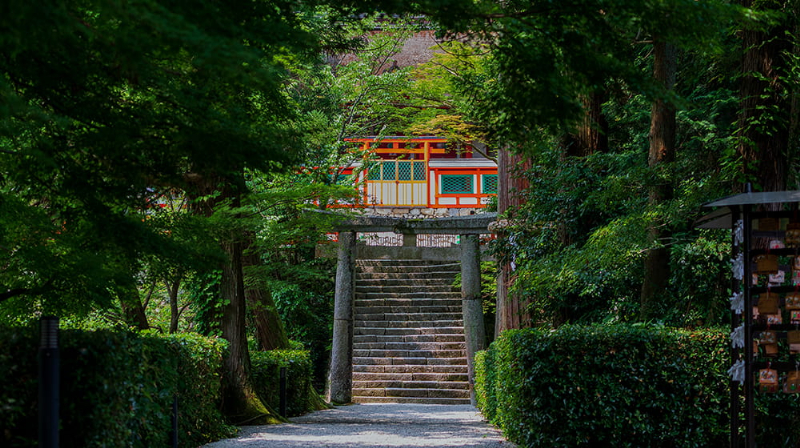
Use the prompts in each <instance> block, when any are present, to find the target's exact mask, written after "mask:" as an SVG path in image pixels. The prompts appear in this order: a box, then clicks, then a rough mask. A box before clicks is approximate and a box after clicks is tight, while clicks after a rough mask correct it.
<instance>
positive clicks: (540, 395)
mask: <svg viewBox="0 0 800 448" xmlns="http://www.w3.org/2000/svg"><path fill="white" fill-rule="evenodd" d="M729 365H730V357H729V338H728V333H727V331H723V330H713V329H705V330H698V331H687V330H679V329H671V328H667V327H662V326H654V325H645V324H634V325H602V326H601V325H591V326H577V325H565V326H562V327H560V328H558V329H557V330H543V329H539V330H534V329H531V330H509V331H507V332H504V333H503V334H502V336H501V337H500V338H498V339H497V340H496V341H495V342H494V343H493V344H492V345H491V347H490V348H489V350H487V351H485V352H481V353H479V354H478V355H477V356H476V368H475V369H476V380H475V383H476V384H475V390H476V394H477V398H478V406H479V408H480V409H481V411H482V412H483V413H484V415H486V417H487V418H488V419H489V420H490V421H492V422H493V423H495V424H497V425H498V426H499V427H500V428H501V429H502V430H503V431H504V433H505V434H506V435H507V436H508V438H509V440H511V441H513V442H515V443H518V444H520V445H521V446H526V447H539V446H546V447H574V446H593V447H605V446H608V447H611V446H614V447H617V446H623V447H666V446H669V447H725V446H728V434H729V430H730V426H729V423H730V420H729V407H730V390H729V377H728V374H727V369H728V367H729ZM795 398H796V397H794V396H793V395H785V394H756V400H757V413H758V416H757V419H758V426H757V429H758V435H757V437H758V439H759V440H761V441H762V443H766V441H769V442H770V443H779V444H778V445H776V446H786V447H788V446H796V444H797V443H798V441H800V434H797V432H796V431H794V430H790V429H789V428H790V425H791V422H794V421H797V418H798V416H800V407H799V406H798V403H797V400H795ZM775 416H785V418H775ZM778 436H780V437H778Z"/></svg>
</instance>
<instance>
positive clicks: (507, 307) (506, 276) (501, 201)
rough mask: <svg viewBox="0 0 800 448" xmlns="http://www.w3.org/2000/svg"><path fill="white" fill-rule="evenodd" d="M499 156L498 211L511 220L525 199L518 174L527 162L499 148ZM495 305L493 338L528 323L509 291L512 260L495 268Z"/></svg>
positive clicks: (524, 310)
mask: <svg viewBox="0 0 800 448" xmlns="http://www.w3.org/2000/svg"><path fill="white" fill-rule="evenodd" d="M497 158H498V184H499V185H498V189H497V211H498V212H499V213H501V214H502V213H507V216H508V219H509V220H513V219H514V215H513V213H514V210H515V209H516V208H518V207H519V206H520V205H522V203H523V202H524V197H523V196H522V194H521V193H522V192H523V191H525V190H526V189H527V188H528V186H529V183H528V180H527V179H525V177H524V176H522V175H521V174H522V173H523V172H524V171H525V170H527V169H530V166H531V165H530V161H528V160H526V159H525V158H524V157H523V156H522V155H519V154H513V153H511V152H510V151H508V150H506V149H500V150H499V151H498V154H497ZM498 271H499V273H498V278H497V306H496V314H495V326H494V337H495V338H496V337H498V336H500V333H502V332H503V331H505V330H509V329H513V328H524V327H528V326H530V323H531V317H530V313H529V312H528V309H527V303H524V302H523V301H522V299H521V298H520V297H519V294H511V293H510V289H511V287H512V285H513V282H514V275H515V274H514V269H513V267H512V265H511V263H502V264H501V265H500V266H499V267H498Z"/></svg>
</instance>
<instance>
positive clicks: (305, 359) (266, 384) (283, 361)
mask: <svg viewBox="0 0 800 448" xmlns="http://www.w3.org/2000/svg"><path fill="white" fill-rule="evenodd" d="M250 363H251V374H252V377H253V386H254V387H255V389H256V393H258V395H259V397H260V398H261V401H262V402H264V403H266V404H267V405H268V406H269V407H271V408H272V409H275V410H277V409H278V406H279V404H280V394H279V392H280V368H281V367H286V412H287V416H289V417H293V416H297V415H302V414H305V413H307V412H310V411H313V410H315V407H314V403H315V401H314V400H312V399H311V396H310V394H311V393H314V391H313V388H312V387H311V382H312V379H313V369H312V365H311V356H310V354H309V352H308V351H305V350H270V351H252V352H251V353H250Z"/></svg>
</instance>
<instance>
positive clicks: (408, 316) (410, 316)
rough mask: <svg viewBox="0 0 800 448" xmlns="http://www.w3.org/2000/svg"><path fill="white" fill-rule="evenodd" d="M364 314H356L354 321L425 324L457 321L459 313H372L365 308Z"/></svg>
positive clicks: (459, 316)
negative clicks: (428, 322)
mask: <svg viewBox="0 0 800 448" xmlns="http://www.w3.org/2000/svg"><path fill="white" fill-rule="evenodd" d="M363 311H364V312H363V313H362V312H358V313H356V314H355V315H354V318H355V320H356V321H366V322H369V321H381V320H384V321H392V322H400V321H416V322H427V321H437V320H453V321H454V320H458V319H460V318H461V317H462V316H461V313H373V312H371V311H372V310H371V309H369V308H365V309H364V310H363Z"/></svg>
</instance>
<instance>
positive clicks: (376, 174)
mask: <svg viewBox="0 0 800 448" xmlns="http://www.w3.org/2000/svg"><path fill="white" fill-rule="evenodd" d="M367 180H381V165H380V164H379V163H372V164H370V166H369V168H367Z"/></svg>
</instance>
